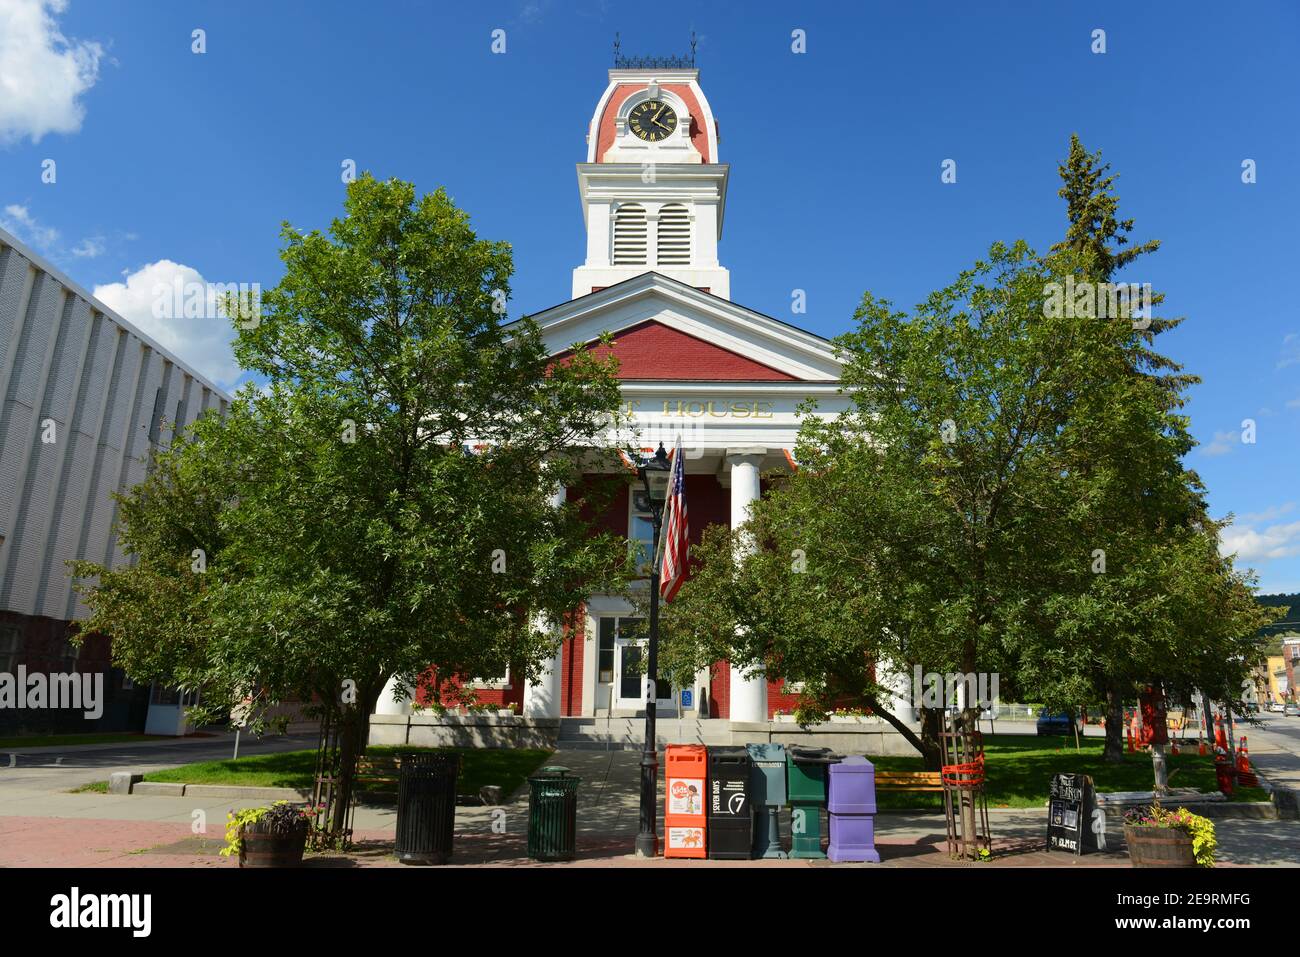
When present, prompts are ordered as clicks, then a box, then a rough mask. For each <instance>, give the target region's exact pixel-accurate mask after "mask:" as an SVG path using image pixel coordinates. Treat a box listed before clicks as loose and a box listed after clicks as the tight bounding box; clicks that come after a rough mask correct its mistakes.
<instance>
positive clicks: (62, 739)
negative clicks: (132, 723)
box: [0, 733, 169, 750]
mask: <svg viewBox="0 0 1300 957" xmlns="http://www.w3.org/2000/svg"><path fill="white" fill-rule="evenodd" d="M167 737H169V736H168V735H164V734H127V733H121V734H20V735H18V736H17V737H14V738H0V750H3V749H5V748H49V747H60V746H64V745H73V744H117V743H119V742H130V741H162V740H163V739H165V738H167Z"/></svg>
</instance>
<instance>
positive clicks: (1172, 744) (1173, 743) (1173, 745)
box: [1169, 738, 1178, 757]
mask: <svg viewBox="0 0 1300 957" xmlns="http://www.w3.org/2000/svg"><path fill="white" fill-rule="evenodd" d="M1169 753H1170V754H1172V755H1173V756H1174V757H1177V756H1178V739H1177V738H1170V739H1169Z"/></svg>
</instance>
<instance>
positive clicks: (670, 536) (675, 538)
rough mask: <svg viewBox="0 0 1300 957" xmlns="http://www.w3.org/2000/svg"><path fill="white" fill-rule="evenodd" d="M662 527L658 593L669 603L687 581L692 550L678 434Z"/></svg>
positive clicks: (683, 460)
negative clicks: (662, 549) (662, 553)
mask: <svg viewBox="0 0 1300 957" xmlns="http://www.w3.org/2000/svg"><path fill="white" fill-rule="evenodd" d="M663 528H664V557H663V561H662V562H661V563H660V569H659V594H660V596H661V597H662V598H663V600H664V601H672V600H673V596H674V595H676V594H677V589H679V588H681V587H682V581H683V580H684V579H685V578H686V558H687V553H688V552H689V551H690V547H691V543H690V532H691V526H690V523H689V522H688V521H687V518H686V456H685V455H683V454H682V437H681V436H680V435H679V436H677V445H676V447H675V448H674V449H673V464H672V476H671V478H669V480H668V502H667V504H666V506H665V509H664V523H663Z"/></svg>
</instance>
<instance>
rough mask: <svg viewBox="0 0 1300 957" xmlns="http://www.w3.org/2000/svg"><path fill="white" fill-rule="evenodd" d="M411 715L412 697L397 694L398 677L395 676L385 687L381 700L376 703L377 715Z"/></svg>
mask: <svg viewBox="0 0 1300 957" xmlns="http://www.w3.org/2000/svg"><path fill="white" fill-rule="evenodd" d="M410 713H411V696H410V695H409V694H405V695H399V694H398V693H397V675H393V676H392V677H391V678H389V679H388V683H387V684H386V685H384V690H383V691H381V692H379V700H378V701H376V702H375V714H410Z"/></svg>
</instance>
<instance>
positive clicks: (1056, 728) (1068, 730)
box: [1037, 711, 1074, 735]
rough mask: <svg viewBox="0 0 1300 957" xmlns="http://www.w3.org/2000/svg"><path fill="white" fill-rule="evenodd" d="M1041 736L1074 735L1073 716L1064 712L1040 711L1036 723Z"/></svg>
mask: <svg viewBox="0 0 1300 957" xmlns="http://www.w3.org/2000/svg"><path fill="white" fill-rule="evenodd" d="M1037 730H1038V733H1039V734H1040V735H1041V734H1070V735H1072V734H1074V716H1073V715H1071V714H1068V713H1067V712H1065V711H1040V712H1038V722H1037Z"/></svg>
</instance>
